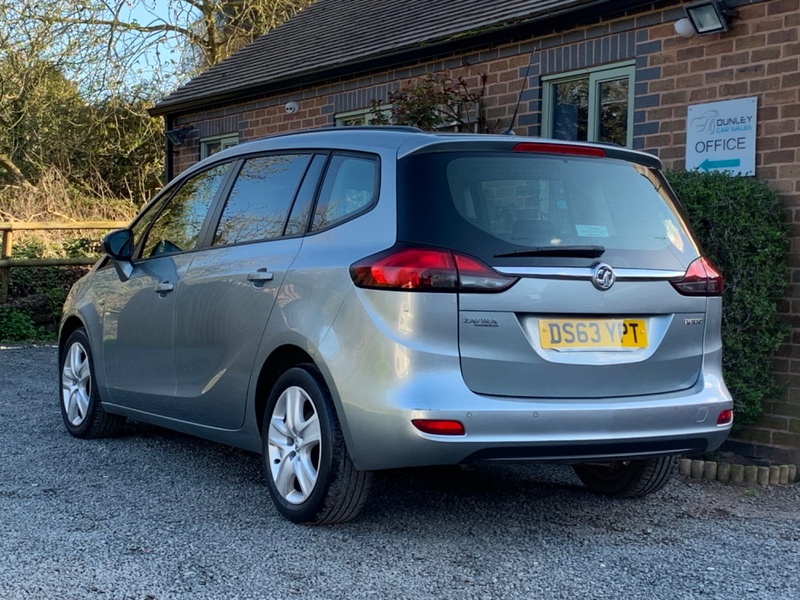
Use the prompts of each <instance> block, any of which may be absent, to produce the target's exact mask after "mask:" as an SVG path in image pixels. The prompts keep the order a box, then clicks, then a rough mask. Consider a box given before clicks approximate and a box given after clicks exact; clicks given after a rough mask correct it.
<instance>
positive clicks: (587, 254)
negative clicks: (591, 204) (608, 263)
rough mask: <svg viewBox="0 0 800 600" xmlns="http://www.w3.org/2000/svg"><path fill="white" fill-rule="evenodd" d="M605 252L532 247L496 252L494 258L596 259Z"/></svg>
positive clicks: (587, 248)
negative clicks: (548, 257)
mask: <svg viewBox="0 0 800 600" xmlns="http://www.w3.org/2000/svg"><path fill="white" fill-rule="evenodd" d="M605 251H606V249H605V247H604V246H534V247H532V248H527V249H525V250H515V251H514V252H498V253H497V254H495V255H494V257H495V258H509V257H516V256H519V257H525V256H565V257H574V258H597V257H598V256H602V255H603V253H604V252H605Z"/></svg>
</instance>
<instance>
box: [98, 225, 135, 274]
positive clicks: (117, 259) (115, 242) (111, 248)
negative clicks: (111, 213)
mask: <svg viewBox="0 0 800 600" xmlns="http://www.w3.org/2000/svg"><path fill="white" fill-rule="evenodd" d="M103 252H105V253H106V254H108V256H110V257H111V262H113V263H114V268H115V269H116V271H117V275H118V276H119V278H120V279H121V280H122V281H127V280H128V279H130V278H131V275H132V274H133V261H132V260H131V258H132V257H133V232H132V231H131V230H130V229H117V230H116V231H112V232H111V233H109V234H108V235H107V236H106V237H104V238H103Z"/></svg>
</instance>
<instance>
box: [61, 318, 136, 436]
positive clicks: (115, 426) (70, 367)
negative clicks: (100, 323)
mask: <svg viewBox="0 0 800 600" xmlns="http://www.w3.org/2000/svg"><path fill="white" fill-rule="evenodd" d="M60 359H61V360H60V363H61V364H60V365H59V383H60V386H59V387H60V388H61V403H60V404H61V416H62V417H63V419H64V425H66V427H67V431H69V432H70V433H71V434H72V435H73V436H75V437H77V438H85V439H92V438H100V437H112V436H115V435H117V434H119V432H120V431H121V430H122V427H123V426H124V425H125V417H121V416H119V415H112V414H109V413H107V412H106V411H105V410H103V406H102V402H101V401H100V394H99V392H98V391H97V381H96V379H95V376H94V362H93V360H92V350H91V347H90V346H89V337H88V336H87V335H86V330H85V329H83V328H80V329H76V330H75V331H73V332H72V334H71V335H70V336H69V338H67V343H66V344H65V345H64V350H63V352H62V353H61V357H60Z"/></svg>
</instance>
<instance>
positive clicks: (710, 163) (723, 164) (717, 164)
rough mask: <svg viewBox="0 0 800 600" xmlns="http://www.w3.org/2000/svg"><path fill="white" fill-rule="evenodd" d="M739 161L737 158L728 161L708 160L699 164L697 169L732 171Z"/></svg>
mask: <svg viewBox="0 0 800 600" xmlns="http://www.w3.org/2000/svg"><path fill="white" fill-rule="evenodd" d="M740 164H741V161H740V160H739V159H738V158H731V159H729V160H708V159H705V160H704V161H703V162H701V163H700V165H699V168H701V169H703V171H710V170H712V169H732V168H734V167H738V166H739V165H740Z"/></svg>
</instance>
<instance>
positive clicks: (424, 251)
mask: <svg viewBox="0 0 800 600" xmlns="http://www.w3.org/2000/svg"><path fill="white" fill-rule="evenodd" d="M350 277H352V278H353V282H354V283H355V284H356V285H357V286H358V287H362V288H375V289H384V290H406V291H419V292H459V291H460V292H500V291H503V290H505V289H508V288H509V287H511V286H512V285H514V284H515V283H516V282H517V280H518V278H516V277H506V276H505V275H500V274H499V273H498V272H497V271H495V270H494V269H492V268H491V267H489V266H488V265H486V264H484V263H483V262H481V261H480V260H478V259H477V258H473V257H471V256H467V255H465V254H459V253H457V252H453V251H451V250H445V249H441V248H428V247H424V246H410V245H406V244H397V245H396V246H394V247H392V248H389V249H388V250H384V251H383V252H379V253H378V254H373V255H372V256H368V257H367V258H365V259H363V260H360V261H358V262H357V263H355V264H353V265H352V266H351V267H350Z"/></svg>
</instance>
